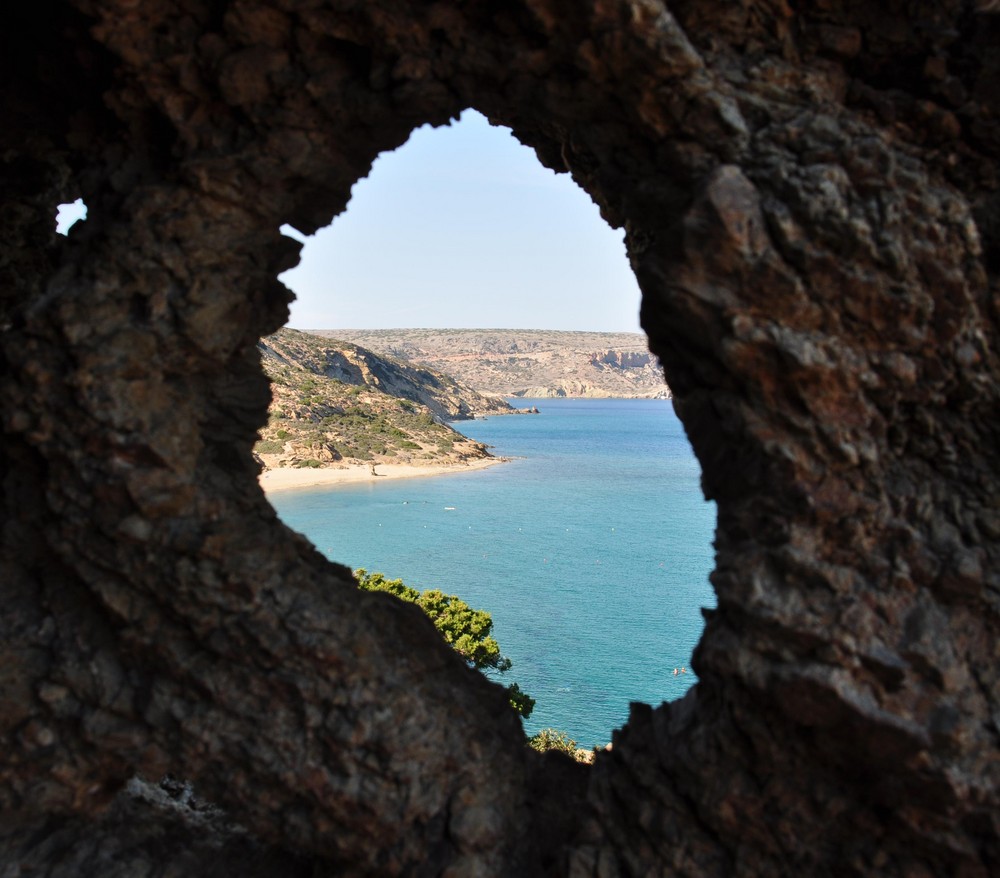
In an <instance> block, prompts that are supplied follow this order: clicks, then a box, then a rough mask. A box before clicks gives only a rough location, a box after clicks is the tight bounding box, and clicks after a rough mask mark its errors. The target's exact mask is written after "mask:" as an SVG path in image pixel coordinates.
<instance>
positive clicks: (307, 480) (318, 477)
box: [259, 457, 507, 493]
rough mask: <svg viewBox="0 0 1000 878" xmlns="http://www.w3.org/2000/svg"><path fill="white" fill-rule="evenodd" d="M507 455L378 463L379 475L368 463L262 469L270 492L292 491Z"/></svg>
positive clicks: (450, 468) (440, 470) (453, 468)
mask: <svg viewBox="0 0 1000 878" xmlns="http://www.w3.org/2000/svg"><path fill="white" fill-rule="evenodd" d="M506 460H507V458H503V457H490V458H484V459H483V460H474V461H470V462H469V463H456V464H447V465H442V464H437V465H434V466H412V465H410V464H403V463H380V464H376V466H375V472H376V475H374V476H373V475H372V471H371V467H370V466H369V465H368V464H353V465H349V466H340V467H337V466H333V467H322V468H312V467H283V468H282V469H271V470H267V472H264V473H261V475H260V479H259V481H260V485H261V487H262V488H263V489H264V490H265V491H266V492H267V493H271V492H273V491H288V490H292V489H294V488H315V487H317V486H320V485H323V486H328V487H335V486H337V485H352V484H357V483H358V482H380V481H383V480H385V479H414V478H419V477H421V476H445V475H450V474H453V473H467V472H471V471H472V470H477V469H486V468H487V467H489V466H494V465H495V464H498V463H505V462H506Z"/></svg>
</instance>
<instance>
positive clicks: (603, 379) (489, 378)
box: [315, 329, 670, 398]
mask: <svg viewBox="0 0 1000 878" xmlns="http://www.w3.org/2000/svg"><path fill="white" fill-rule="evenodd" d="M315 334H316V335H320V336H324V337H329V336H336V337H337V338H342V339H346V340H348V341H352V342H354V343H355V344H360V345H364V346H365V347H366V348H369V349H371V350H373V351H377V352H379V353H380V354H386V355H389V356H393V357H400V358H403V359H406V360H409V361H412V362H413V363H419V364H421V365H425V366H429V367H430V368H432V369H439V370H441V371H442V372H447V373H448V374H449V375H453V376H455V378H456V379H458V380H459V381H461V382H462V383H463V384H467V385H469V386H470V387H475V388H476V390H479V391H480V392H482V393H493V394H498V395H500V396H508V397H510V396H523V397H549V396H584V397H588V396H589V397H607V396H616V397H662V398H668V397H669V396H670V389H669V388H668V387H667V385H666V384H665V382H664V379H663V369H662V368H661V366H660V363H659V361H658V360H657V358H656V357H655V356H654V355H653V354H651V353H650V352H649V348H648V347H647V343H646V337H645V336H644V335H641V334H640V333H630V332H556V331H554V330H538V329H534V330H522V329H367V330H365V329H346V330H342V329H337V330H316V331H315Z"/></svg>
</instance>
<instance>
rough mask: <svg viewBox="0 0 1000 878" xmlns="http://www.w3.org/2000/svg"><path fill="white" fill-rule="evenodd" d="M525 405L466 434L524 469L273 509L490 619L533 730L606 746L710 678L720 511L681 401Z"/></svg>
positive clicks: (322, 497) (309, 498)
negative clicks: (707, 659) (694, 666)
mask: <svg viewBox="0 0 1000 878" xmlns="http://www.w3.org/2000/svg"><path fill="white" fill-rule="evenodd" d="M512 402H513V403H514V404H515V405H517V406H518V407H525V406H531V405H537V406H538V408H539V410H540V414H538V415H507V416H496V417H490V418H488V419H483V420H476V421H463V422H461V423H459V424H456V425H455V426H456V427H457V428H458V429H459V430H461V431H462V432H463V433H465V434H466V435H468V436H471V437H473V438H475V439H477V440H479V441H481V442H485V443H487V444H488V445H491V446H494V447H493V453H494V454H497V455H500V456H504V457H511V458H514V459H513V460H512V461H511V462H509V463H504V464H499V465H497V466H493V467H490V468H489V469H485V470H478V471H475V472H469V473H463V474H457V475H445V476H438V477H429V478H418V479H407V480H401V481H388V480H387V481H386V482H384V483H379V482H374V483H365V484H361V485H351V486H344V487H337V488H312V489H308V488H307V489H299V490H294V491H282V492H276V493H274V494H273V495H271V498H270V499H271V502H272V504H273V505H274V507H275V509H276V510H277V512H278V514H279V515H280V517H281V518H282V520H283V521H284V522H285V523H286V524H288V525H289V526H290V527H292V528H295V529H296V530H298V531H300V532H301V533H303V534H305V535H306V536H307V537H309V539H311V540H312V541H313V543H314V544H315V545H316V546H317V548H319V549H320V551H322V552H323V553H324V554H326V555H327V556H328V557H330V558H331V559H334V560H336V561H340V562H341V563H344V564H347V565H349V566H351V567H353V568H357V567H365V568H367V569H368V570H369V571H379V572H382V573H384V574H386V575H387V576H389V577H390V578H400V579H403V580H404V581H405V582H406V584H407V585H410V586H413V587H415V588H418V589H420V590H423V589H427V588H440V589H441V590H442V591H445V592H447V593H449V594H457V595H459V596H460V597H461V598H462V599H463V600H465V601H467V602H468V603H469V604H471V605H472V606H474V607H477V608H481V609H485V610H489V611H490V612H491V613H492V615H493V620H494V634H495V636H496V638H497V640H498V641H499V643H500V647H501V649H502V651H503V652H504V654H505V655H507V656H508V657H509V658H510V659H511V660H512V661H513V668H512V669H511V670H510V671H509V672H507V674H505V675H504V677H503V681H505V682H507V681H516V682H517V683H519V684H520V686H521V688H522V689H524V690H525V691H526V692H528V693H529V694H530V695H531V696H533V697H534V698H535V699H537V704H536V706H535V710H534V713H533V714H532V716H531V718H530V719H529V720H527V721H526V722H525V730H526V731H527V732H528V733H529V734H533V733H534V732H536V731H538V730H539V729H542V728H546V727H554V728H557V729H561V730H563V731H565V732H568V733H569V734H570V736H571V737H573V738H574V739H576V740H577V741H578V742H579V743H580V744H581V745H585V746H592V745H599V744H604V743H606V742H607V741H609V740H610V739H611V731H612V729H614V728H617V727H619V726H620V725H621V724H622V723H623V722H624V721H625V719H626V717H627V715H628V704H629V702H630V701H644V702H647V703H650V704H659V703H660V702H661V701H669V700H673V699H675V698H679V697H680V696H681V695H683V694H684V692H685V691H686V690H687V689H688V688H689V687H690V686H691V684H692V683H693V682H694V680H695V676H694V674H693V673H692V671H691V667H690V663H691V651H692V650H693V648H694V646H695V644H696V643H697V641H698V638H699V637H700V635H701V631H702V627H703V620H702V616H701V612H700V609H701V608H702V607H712V606H714V605H715V595H714V594H713V592H712V588H711V585H710V584H709V581H708V575H709V573H710V571H711V569H712V566H713V551H712V545H711V544H712V539H713V535H714V531H715V505H714V504H712V503H707V502H706V501H705V500H704V498H703V497H702V493H701V488H700V485H699V479H700V468H699V466H698V462H697V461H696V460H695V457H694V455H693V453H692V451H691V447H690V445H689V444H688V441H687V438H686V437H685V435H684V430H683V427H682V426H681V424H680V421H679V420H678V419H677V417H676V415H675V414H674V410H673V406H672V404H671V403H670V401H669V400H619V399H616V400H591V399H585V400H577V399H574V400H551V399H538V400H528V399H518V400H512ZM681 667H684V668H686V669H687V672H686V673H684V674H681V673H677V674H676V675H675V674H674V669H675V668H676V669H678V670H679V669H680V668H681Z"/></svg>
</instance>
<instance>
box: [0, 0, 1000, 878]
mask: <svg viewBox="0 0 1000 878" xmlns="http://www.w3.org/2000/svg"><path fill="white" fill-rule="evenodd" d="M981 5H982V4H980V6H981ZM919 6H920V10H919V15H918V14H916V13H914V14H913V15H910V14H906V15H904V14H903V13H902V12H901V11H899V9H901V7H899V6H898V5H897V4H870V3H869V4H858V3H844V2H839V0H830V2H823V3H816V4H797V5H796V7H794V8H793V6H792V5H791V4H787V3H784V2H778V0H776V2H753V3H750V2H746V3H704V2H694V0H677V2H673V3H671V4H670V7H669V10H668V9H667V8H666V7H665V6H663V5H662V4H660V3H658V2H655V0H608V2H599V3H598V2H594V3H582V4H575V5H574V4H570V5H567V4H562V3H555V2H553V0H511V2H508V3H504V4H495V3H486V2H477V0H473V2H468V3H464V4H451V3H443V2H441V3H438V2H432V3H426V4H413V3H401V2H396V0H376V2H371V3H364V4H359V3H356V2H353V0H309V2H301V3H289V2H284V0H245V2H240V3H238V4H232V5H231V9H230V11H229V12H227V13H225V14H219V9H218V5H217V4H211V3H207V2H203V0H185V2H180V0H159V2H156V3H137V2H135V0H102V2H97V0H75V2H52V3H43V4H23V3H13V4H7V5H6V6H5V8H4V12H3V13H2V23H3V27H2V28H0V34H2V37H0V39H2V40H3V45H2V51H0V65H2V66H3V71H4V76H3V78H2V79H0V83H2V84H0V95H2V98H0V99H2V108H3V109H2V122H3V124H2V125H0V192H3V193H4V210H3V211H0V233H2V234H0V240H2V241H3V248H2V250H0V311H2V315H0V320H2V325H3V336H2V356H3V369H2V370H0V376H2V377H0V413H2V417H3V430H4V433H3V443H2V450H3V454H2V457H0V467H2V470H0V472H2V475H3V486H4V490H3V507H4V519H3V532H2V533H3V536H2V545H3V553H2V556H0V588H2V590H3V607H4V612H3V614H2V616H0V707H2V708H3V709H2V710H0V753H2V754H3V755H2V756H0V811H2V814H3V821H2V823H0V862H2V865H3V866H4V867H5V870H6V871H10V870H11V869H14V870H23V869H29V870H32V869H34V870H36V871H39V872H40V873H42V872H43V873H45V874H48V875H53V876H55V875H66V876H69V875H78V874H106V875H112V874H113V875H116V876H118V875H121V876H131V875H157V876H159V875H163V876H166V875H171V874H181V873H183V874H185V875H195V874H199V870H200V871H201V872H203V873H204V874H206V875H207V874H212V875H219V874H253V875H265V874H274V875H278V874H282V875H284V874H293V873H302V874H305V873H306V872H312V873H313V874H315V873H317V872H328V873H331V874H345V875H380V876H381V875H401V874H412V875H438V874H441V875H454V876H458V875H518V876H521V875H531V874H543V873H548V874H573V875H581V876H582V875H591V874H592V875H633V874H643V875H645V874H678V875H681V874H684V875H719V876H722V875H781V874H797V875H806V874H808V875H819V876H822V875H886V876H889V875H892V876H903V875H924V874H927V875H930V874H938V875H945V874H955V875H964V876H986V875H988V874H993V873H996V871H997V869H998V865H1000V816H998V815H1000V767H998V766H1000V758H998V756H1000V752H998V751H1000V744H998V742H1000V652H998V646H997V644H998V643H1000V580H998V574H997V571H998V570H1000V549H998V544H997V543H998V536H1000V526H998V524H997V514H996V511H997V509H998V507H1000V475H998V474H1000V460H998V449H1000V435H998V434H1000V429H998V427H1000V405H998V402H1000V400H998V393H1000V370H998V362H997V353H996V352H997V350H998V341H1000V339H998V326H1000V313H998V308H997V304H996V302H997V291H998V280H997V272H998V271H1000V194H998V189H997V186H998V183H997V180H998V175H997V160H998V157H1000V127H998V125H997V123H996V119H997V118H998V117H1000V106H998V101H1000V61H998V54H997V52H996V38H997V20H996V17H995V16H989V15H979V16H975V15H974V13H973V9H972V7H971V6H970V5H969V4H967V3H962V2H958V0H937V2H928V3H923V4H919ZM907 9H909V7H907ZM855 33H860V34H861V35H862V40H861V45H860V47H859V48H858V49H857V52H855V45H856V40H855V38H854V36H853V35H854V34H855ZM817 34H820V35H821V37H820V39H819V40H817V39H816V35H817ZM931 59H944V61H943V63H942V62H941V61H939V60H935V61H934V63H933V64H931V65H930V67H928V61H930V60H931ZM923 71H927V73H928V75H929V76H930V79H931V81H932V82H936V81H938V80H937V79H936V78H935V77H938V76H939V75H940V74H941V73H942V72H943V71H947V72H948V73H949V75H950V76H952V77H954V78H955V79H957V80H958V82H949V83H948V86H947V94H946V95H945V99H946V100H947V101H948V102H949V105H950V106H951V109H948V110H945V109H943V108H941V107H939V106H938V105H936V104H932V103H930V102H929V101H928V100H927V96H926V94H924V93H923V90H924V88H925V85H924V83H925V79H924V75H923ZM940 82H941V83H944V80H940ZM960 98H961V99H963V102H962V103H961V105H960V106H955V104H954V101H956V100H959V99H960ZM965 98H967V99H965ZM472 105H474V106H476V107H477V108H479V109H481V110H482V111H484V112H485V113H487V114H488V115H489V116H490V117H491V118H492V119H494V120H495V121H497V122H499V123H503V124H506V125H509V126H510V127H512V128H513V130H514V131H515V132H516V134H517V136H518V137H519V138H520V139H521V140H522V141H524V142H525V143H527V144H529V145H531V146H532V147H534V148H535V149H536V151H537V153H538V155H539V156H540V158H541V159H542V161H543V162H544V163H545V164H547V165H549V166H550V167H553V168H555V169H556V170H559V171H569V172H570V173H572V174H573V177H574V179H575V180H576V181H577V182H578V183H579V184H580V185H581V186H582V187H583V188H584V189H586V191H587V192H588V193H589V194H590V195H591V196H592V197H593V199H594V200H595V201H596V202H597V203H598V205H599V206H600V207H601V210H602V212H603V215H604V216H605V217H606V218H607V219H608V220H609V222H613V223H615V224H616V225H621V226H624V228H625V229H626V242H627V246H628V249H629V255H630V258H631V260H632V264H633V267H634V269H635V271H636V275H637V277H638V279H639V283H640V286H641V287H642V289H643V295H644V299H643V310H642V319H643V325H644V327H645V329H646V331H647V333H648V334H649V339H650V348H651V350H652V352H653V353H654V354H655V355H656V356H658V357H659V358H660V360H661V361H662V363H663V365H664V368H665V371H666V375H667V379H668V381H669V384H670V387H671V389H672V390H673V393H674V397H675V404H676V407H677V410H678V411H679V413H680V414H681V417H682V418H683V420H684V422H685V425H686V427H687V429H688V432H689V435H690V437H691V440H692V443H693V445H694V448H695V450H696V453H697V454H698V456H699V458H700V460H701V463H702V466H703V471H704V480H703V484H704V486H705V490H706V492H707V493H708V495H709V496H710V497H711V498H713V499H715V500H716V501H717V502H718V512H719V523H718V532H717V534H716V542H715V545H716V552H717V562H716V569H715V572H714V573H713V575H712V581H713V584H714V586H715V589H716V592H717V595H718V607H717V609H715V610H713V611H712V612H711V613H708V614H707V615H708V622H707V627H706V630H705V634H704V636H703V638H702V641H701V644H700V646H699V648H698V651H697V653H696V656H695V660H694V664H695V668H696V670H697V672H698V675H699V679H700V682H699V684H698V686H697V687H695V688H694V689H693V690H692V691H691V692H690V693H689V695H688V696H687V697H686V698H684V699H683V700H682V701H680V702H674V703H671V704H666V705H662V706H660V707H657V708H655V709H654V708H652V707H649V706H645V705H634V706H633V708H632V712H631V716H630V721H629V723H628V725H627V726H626V727H625V728H624V729H622V730H621V731H620V732H618V733H616V735H615V740H614V748H613V750H611V751H610V752H605V753H601V754H599V755H598V757H597V759H596V764H595V765H594V766H593V767H592V768H591V769H589V770H588V769H580V770H579V771H576V770H574V771H573V772H569V771H567V770H566V768H565V766H564V765H562V764H559V763H556V762H554V761H552V760H547V759H542V758H537V759H536V758H535V756H533V755H532V754H530V753H529V752H528V751H527V750H526V748H525V747H524V746H523V736H522V733H521V730H520V727H519V724H518V722H517V720H516V719H515V718H514V716H513V715H512V714H511V712H510V711H509V709H508V707H507V705H506V703H505V698H504V695H503V692H502V691H501V690H500V689H498V688H497V687H495V686H493V685H492V684H490V683H487V682H486V681H484V680H483V678H482V677H481V676H480V675H478V674H476V673H474V672H472V671H470V670H469V669H468V668H466V667H465V666H464V665H463V663H462V662H461V660H460V659H459V658H458V657H457V656H456V655H455V654H453V653H452V652H451V651H450V650H449V649H448V647H447V646H446V645H444V644H443V643H441V642H440V640H439V639H438V638H437V636H436V634H435V632H434V630H433V628H432V626H431V625H430V624H429V623H427V622H426V620H425V619H423V617H422V616H421V614H420V613H419V611H418V610H417V609H415V608H412V607H407V606H406V605H396V604H394V603H391V602H390V601H388V599H382V598H381V596H378V595H371V594H367V593H361V592H358V591H357V589H355V588H354V586H353V584H352V582H351V579H350V573H349V571H348V570H347V569H346V568H343V567H340V566H338V565H335V564H330V563H328V562H326V561H325V560H324V559H323V558H321V557H320V556H319V555H318V553H317V552H316V551H315V550H313V549H312V547H310V546H309V545H307V544H306V543H305V542H304V541H303V540H302V539H301V538H300V537H298V536H297V535H295V534H294V533H292V532H290V531H288V530H287V529H285V528H284V527H282V526H281V525H280V524H279V523H278V522H277V521H276V519H275V517H274V513H273V511H272V510H271V509H270V507H269V506H268V505H267V503H266V501H265V500H264V497H263V495H262V494H261V492H260V490H259V488H258V487H257V483H256V473H257V467H256V465H255V463H254V461H253V458H252V455H251V448H252V445H253V442H254V438H255V435H256V431H257V429H258V427H259V426H260V425H261V424H262V423H263V420H264V417H265V411H266V406H267V398H268V393H267V385H266V382H265V381H264V379H263V376H262V372H261V368H260V363H259V361H258V355H257V353H256V347H255V346H256V343H257V340H258V339H259V338H260V337H261V336H262V335H264V334H266V333H269V332H272V331H274V330H275V329H276V328H277V327H278V326H280V324H281V323H282V322H283V321H284V319H285V317H286V315H287V302H288V292H287V291H286V290H285V289H284V288H283V287H282V286H281V285H280V284H279V283H278V282H277V280H276V279H275V278H276V275H277V274H278V273H279V272H280V271H282V270H284V269H285V268H287V267H288V266H289V265H290V264H291V263H292V262H294V258H295V253H294V252H293V251H294V247H295V245H294V244H292V243H290V242H289V241H288V239H285V238H283V237H282V236H281V235H280V234H279V232H278V229H279V226H280V225H281V224H282V223H284V222H288V223H291V224H292V225H294V226H295V227H296V228H298V229H300V230H302V231H303V232H311V231H313V230H315V229H316V228H317V227H318V226H320V225H323V224H325V223H327V222H329V220H330V219H331V217H332V216H333V215H335V214H336V213H337V212H339V211H341V210H343V209H344V207H345V206H346V204H347V200H348V198H349V194H350V188H351V186H352V185H353V184H354V182H355V181H356V180H357V179H359V178H360V177H362V176H364V175H365V174H366V173H367V172H368V170H369V168H370V165H371V162H372V161H373V160H374V158H375V157H376V156H377V155H378V153H379V152H381V151H384V150H387V149H392V148H395V147H396V146H398V145H399V144H401V143H402V142H403V141H404V140H405V139H406V137H407V136H408V134H409V133H410V131H411V130H412V129H413V128H414V127H415V126H417V125H420V124H423V123H428V122H429V123H431V124H442V123H444V122H445V121H447V120H448V119H449V118H452V117H454V116H455V115H456V114H457V113H458V112H459V111H461V110H462V109H464V108H465V107H467V106H472ZM77 195H82V196H83V197H84V199H85V201H86V202H87V204H88V207H89V209H90V214H89V218H88V219H87V221H86V223H84V224H81V225H80V226H79V227H78V228H75V229H74V230H73V232H72V233H71V235H70V236H69V238H67V239H57V238H56V237H55V236H54V235H53V232H52V216H53V213H54V209H55V206H56V205H57V204H59V203H61V202H65V201H71V200H72V199H73V198H75V197H76V196H77ZM167 771H169V772H171V773H172V774H173V775H174V776H178V777H182V778H185V779H186V780H189V781H191V782H192V783H193V785H194V789H195V790H196V791H197V793H198V794H199V795H200V796H203V797H205V798H206V799H207V800H208V801H211V802H214V803H217V804H218V805H220V806H222V807H223V808H224V809H225V813H226V814H227V815H228V816H227V818H226V819H227V820H228V821H232V822H229V823H226V824H225V827H220V826H218V825H215V824H212V825H208V826H206V825H204V824H199V823H197V821H193V820H192V819H189V815H188V816H182V817H177V816H176V815H174V816H171V812H170V811H169V806H166V805H164V804H163V803H162V802H161V803H159V804H157V805H155V807H151V806H148V803H147V801H146V800H145V799H142V798H141V797H137V796H135V795H130V794H129V793H128V791H127V790H126V789H125V785H126V783H127V782H128V781H129V779H130V778H132V777H133V776H135V775H137V774H138V775H145V776H147V777H150V778H158V777H160V776H161V775H162V774H163V773H165V772H167ZM109 803H110V805H109ZM103 809H108V810H106V811H104V810H103ZM567 813H572V814H573V815H574V819H573V820H572V821H569V820H567V819H566V817H565V815H566V814H567ZM234 824H235V825H237V826H239V827H241V830H240V832H242V833H243V834H240V833H236V834H235V835H234V831H233V830H232V826H233V825H234ZM244 831H245V832H244ZM164 839H167V840H166V841H164ZM123 845H124V847H123ZM123 850H125V851H127V855H125V854H123V853H121V852H122V851H123ZM164 850H168V851H171V852H173V851H181V852H182V853H177V854H176V855H175V858H174V859H173V860H171V859H170V858H169V857H164V856H163V855H162V852H163V851H164ZM187 851H195V852H196V855H195V856H191V855H190V854H189V853H183V852H187ZM210 852H211V853H210ZM288 852H293V853H294V856H292V855H291V854H288ZM74 858H75V859H74ZM109 863H111V864H113V869H112V868H111V866H109ZM313 870H315V871H313Z"/></svg>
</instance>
